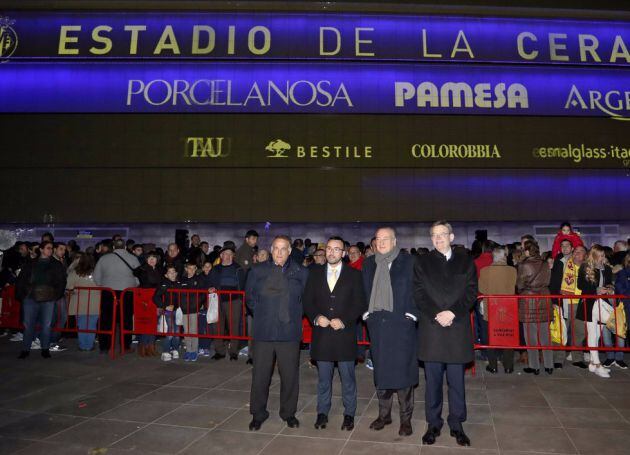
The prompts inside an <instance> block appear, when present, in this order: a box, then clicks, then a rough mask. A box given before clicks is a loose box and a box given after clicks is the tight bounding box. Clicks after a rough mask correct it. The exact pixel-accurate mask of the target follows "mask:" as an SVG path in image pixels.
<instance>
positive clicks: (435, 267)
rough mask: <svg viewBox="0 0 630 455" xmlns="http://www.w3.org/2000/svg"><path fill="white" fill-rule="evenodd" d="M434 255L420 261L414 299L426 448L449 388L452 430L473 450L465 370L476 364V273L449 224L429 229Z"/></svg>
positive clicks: (437, 427)
mask: <svg viewBox="0 0 630 455" xmlns="http://www.w3.org/2000/svg"><path fill="white" fill-rule="evenodd" d="M430 233H431V241H432V242H433V246H434V248H435V249H434V250H433V251H431V252H430V253H429V254H425V255H423V256H420V257H419V258H418V260H417V262H416V267H415V271H414V298H415V301H416V305H417V307H418V309H419V311H420V320H419V322H418V358H419V359H420V360H422V361H424V375H425V379H426V389H425V400H424V401H425V413H426V421H427V425H428V428H427V431H426V433H425V434H424V436H423V437H422V442H423V444H429V445H430V444H434V443H435V440H436V438H437V437H438V436H440V431H441V428H442V425H443V423H444V421H443V420H442V402H443V391H442V385H443V380H444V373H446V380H447V383H448V419H447V420H448V426H449V427H450V430H451V436H452V437H454V438H455V440H456V442H457V444H459V445H460V446H469V445H470V439H468V436H466V434H465V433H464V429H463V427H462V422H464V421H466V394H465V388H464V371H465V366H466V364H467V363H469V362H472V361H473V360H474V350H473V338H472V328H471V326H470V312H471V310H472V308H473V307H474V305H475V302H476V300H477V272H476V270H475V264H474V262H473V260H472V258H471V257H470V256H469V255H468V254H467V253H466V252H465V251H455V250H453V249H452V248H451V244H452V242H453V240H454V239H455V236H454V235H453V228H452V227H451V225H450V224H449V223H448V222H446V221H436V222H435V223H433V225H432V226H431V230H430Z"/></svg>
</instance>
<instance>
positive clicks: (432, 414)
mask: <svg viewBox="0 0 630 455" xmlns="http://www.w3.org/2000/svg"><path fill="white" fill-rule="evenodd" d="M444 372H446V381H447V383H448V419H447V420H448V426H449V427H450V428H451V430H457V431H462V422H465V421H466V389H465V387H464V372H465V365H464V364H463V363H442V362H424V377H425V379H426V389H425V398H424V406H425V408H424V410H425V413H426V420H427V423H428V424H429V425H431V426H433V427H435V428H442V425H443V424H444V420H443V419H442V403H443V401H444V397H443V394H444V392H443V390H442V385H443V381H444Z"/></svg>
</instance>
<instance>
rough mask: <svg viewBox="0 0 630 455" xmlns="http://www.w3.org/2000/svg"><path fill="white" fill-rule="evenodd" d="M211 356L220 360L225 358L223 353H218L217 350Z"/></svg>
mask: <svg viewBox="0 0 630 455" xmlns="http://www.w3.org/2000/svg"><path fill="white" fill-rule="evenodd" d="M212 358H213V359H214V360H221V359H225V354H219V353H218V352H217V353H216V354H215V355H213V356H212Z"/></svg>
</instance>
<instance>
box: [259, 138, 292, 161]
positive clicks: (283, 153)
mask: <svg viewBox="0 0 630 455" xmlns="http://www.w3.org/2000/svg"><path fill="white" fill-rule="evenodd" d="M265 150H267V151H268V152H269V155H267V158H288V155H287V152H288V151H289V150H291V144H288V143H286V142H284V141H283V140H282V139H276V140H274V141H271V142H270V143H269V144H268V145H267V147H265Z"/></svg>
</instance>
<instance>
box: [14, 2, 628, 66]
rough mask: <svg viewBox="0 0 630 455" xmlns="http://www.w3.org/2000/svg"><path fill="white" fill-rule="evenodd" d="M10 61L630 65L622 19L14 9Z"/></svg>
mask: <svg viewBox="0 0 630 455" xmlns="http://www.w3.org/2000/svg"><path fill="white" fill-rule="evenodd" d="M3 16H7V17H9V18H10V19H11V20H12V21H13V22H14V24H13V29H14V30H15V32H16V33H17V36H18V37H19V46H17V49H16V50H15V53H14V55H13V56H12V59H14V60H21V59H30V58H38V57H42V58H56V59H58V58H63V59H82V58H87V59H116V58H118V59H120V58H124V59H147V58H151V59H261V60H270V59H284V60H300V59H308V60H313V59H315V60H330V59H333V60H334V59H346V60H347V59H352V60H381V61H387V60H389V61H392V60H394V61H413V62H472V63H475V62H477V63H481V62H483V63H487V62H490V63H501V64H503V63H530V64H531V63H535V64H573V65H616V66H628V65H630V52H629V49H630V24H629V23H628V22H615V21H601V20H600V21H586V20H563V19H529V18H527V19H515V18H495V17H442V16H409V15H406V16H395V15H378V16H377V15H371V14H342V13H339V14H330V13H329V14H321V13H277V12H274V13H249V12H244V13H214V12H212V13H211V12H194V13H172V12H168V13H136V12H134V13H120V12H106V13H91V12H80V13H79V12H77V13H69V12H30V11H20V12H6V13H4V14H3Z"/></svg>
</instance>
